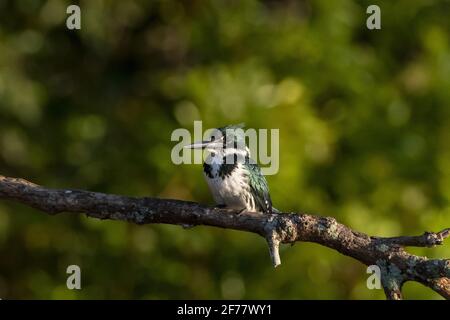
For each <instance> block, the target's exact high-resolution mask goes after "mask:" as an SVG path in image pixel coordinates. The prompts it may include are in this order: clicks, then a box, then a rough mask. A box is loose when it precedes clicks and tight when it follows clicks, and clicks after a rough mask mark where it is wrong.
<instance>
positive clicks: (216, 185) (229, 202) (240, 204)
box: [205, 163, 255, 211]
mask: <svg viewBox="0 0 450 320" xmlns="http://www.w3.org/2000/svg"><path fill="white" fill-rule="evenodd" d="M219 168H220V164H218V163H211V175H212V176H213V178H210V177H208V176H206V175H205V178H206V181H207V183H208V186H209V188H210V190H211V193H212V195H213V197H214V200H215V201H216V203H217V204H219V205H226V206H227V207H228V208H232V209H237V210H241V209H247V210H248V211H255V201H254V199H253V196H252V195H251V193H250V192H249V184H248V177H247V175H246V174H245V171H244V170H243V169H242V166H241V164H238V165H237V167H236V168H235V169H234V170H233V171H232V172H231V174H230V175H227V176H225V177H224V178H223V179H222V177H220V176H219Z"/></svg>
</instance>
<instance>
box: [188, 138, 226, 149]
mask: <svg viewBox="0 0 450 320" xmlns="http://www.w3.org/2000/svg"><path fill="white" fill-rule="evenodd" d="M222 146H223V143H222V141H220V140H214V141H199V142H194V143H193V144H189V145H186V146H184V148H186V149H206V148H210V149H217V148H221V147H222Z"/></svg>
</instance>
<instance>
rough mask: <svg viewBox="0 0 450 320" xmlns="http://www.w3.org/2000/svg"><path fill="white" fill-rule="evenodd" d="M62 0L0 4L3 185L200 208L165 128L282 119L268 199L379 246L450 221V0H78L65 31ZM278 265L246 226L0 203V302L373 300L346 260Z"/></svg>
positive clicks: (305, 250)
mask: <svg viewBox="0 0 450 320" xmlns="http://www.w3.org/2000/svg"><path fill="white" fill-rule="evenodd" d="M71 3H72V2H71V1H65V0H48V1H43V0H39V1H38V0H0V168H1V169H0V170H1V171H0V174H3V175H8V176H16V177H23V178H26V179H30V180H32V181H34V182H37V183H40V184H43V185H46V186H50V187H60V188H79V189H89V190H95V191H102V192H110V193H119V194H126V195H134V196H157V197H168V198H178V199H186V200H194V201H199V202H202V203H208V204H212V199H211V196H210V195H209V192H208V190H207V187H206V183H205V182H204V181H203V177H202V174H201V166H194V165H181V166H176V165H174V164H173V163H172V162H171V160H170V152H171V148H172V147H173V146H174V143H173V142H171V141H170V135H171V132H172V130H174V129H176V128H187V129H189V130H192V127H193V121H194V120H203V121H204V128H211V127H216V126H222V125H225V124H229V123H239V122H246V124H247V126H248V127H254V128H280V170H279V173H278V174H277V175H274V176H269V177H268V181H269V185H270V187H271V194H272V199H273V202H274V204H275V206H276V207H277V208H279V209H283V210H285V211H288V210H292V211H307V212H311V213H317V214H321V215H330V216H334V217H336V218H337V219H338V220H339V221H341V222H343V223H346V224H348V225H349V226H351V227H352V228H355V229H357V230H359V231H362V232H366V233H369V234H373V235H379V236H394V235H403V234H405V235H406V234H411V235H412V234H420V233H422V232H423V231H425V230H434V231H438V230H440V229H442V228H444V227H448V226H449V220H450V219H449V218H450V139H449V137H450V90H449V89H450V41H449V40H450V37H449V34H450V19H449V18H448V14H449V12H450V1H445V0H443V1H438V0H437V1H427V0H408V1H406V0H399V1H387V0H386V1H362V0H361V1H350V0H342V1H325V0H319V1H300V0H299V1H294V0H290V1H273V0H272V1H247V0H245V1H225V0H214V1H173V0H165V1H144V0H142V1H141V0H131V1H130V0H128V1H106V0H89V1H87V0H85V1H79V2H76V1H74V2H73V3H78V4H79V5H80V6H81V10H82V21H81V22H82V29H81V30H79V31H76V30H75V31H70V30H67V28H66V27H65V19H66V17H67V14H66V8H67V6H68V5H69V4H71ZM370 4H378V5H379V6H380V7H381V13H382V21H381V23H382V29H381V30H374V31H370V30H368V29H367V28H366V18H367V17H368V15H367V14H366V8H367V6H368V5H370ZM411 252H414V253H417V254H424V255H425V254H426V255H428V256H429V257H441V258H445V257H447V258H448V257H449V253H450V246H449V245H448V243H447V245H445V246H442V247H438V248H433V249H411ZM281 254H282V259H283V264H282V265H281V267H279V268H277V269H276V270H274V269H273V268H272V266H271V263H270V260H269V256H268V252H267V248H266V244H265V242H264V241H262V240H261V238H259V237H258V236H255V235H251V234H247V233H241V232H236V231H230V230H220V229H213V228H206V227H197V228H194V229H191V230H183V229H182V228H180V227H177V226H163V225H149V226H135V225H130V224H126V223H123V222H113V221H97V220H94V219H90V218H86V217H84V216H81V215H66V214H64V215H59V216H53V217H51V216H47V215H45V214H42V213H38V212H36V211H35V210H32V209H28V208H26V207H24V206H22V205H17V204H14V203H10V202H0V257H1V259H0V297H1V298H6V299H7V298H34V299H53V298H62V299H66V298H67V299H72V298H76V299H92V298H99V299H102V298H116V299H118V298H135V299H156V298H194V299H196V298H256V299H259V298H264V299H270V298H274V299H276V298H288V299H303V298H309V299H315V298H320V299H336V298H338V299H379V298H384V294H383V292H382V290H368V289H367V288H366V279H367V276H368V275H367V274H366V270H365V267H364V266H363V265H361V264H360V263H359V262H357V261H354V260H352V259H351V258H348V257H345V256H342V255H340V254H338V253H336V252H334V251H332V250H329V249H327V248H324V247H321V246H319V245H315V244H308V243H298V244H296V245H295V246H294V247H289V246H287V247H283V248H282V252H281ZM70 264H78V265H80V267H81V268H82V290H79V291H70V290H67V289H66V287H65V283H66V278H67V275H66V273H65V271H66V267H67V266H68V265H70ZM405 296H406V298H433V299H434V298H437V297H438V296H437V295H436V294H435V293H433V292H431V290H429V289H427V288H423V287H422V286H420V285H416V284H406V285H405Z"/></svg>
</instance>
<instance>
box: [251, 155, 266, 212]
mask: <svg viewBox="0 0 450 320" xmlns="http://www.w3.org/2000/svg"><path fill="white" fill-rule="evenodd" d="M246 166H247V168H248V170H249V171H250V173H251V174H250V175H249V184H250V188H251V191H252V193H253V194H254V196H255V202H256V203H255V205H256V207H257V209H259V210H260V211H261V212H264V213H272V200H271V199H270V194H269V186H268V185H267V181H266V178H265V177H264V176H263V175H262V173H261V169H260V168H259V166H258V165H257V164H256V163H250V161H246Z"/></svg>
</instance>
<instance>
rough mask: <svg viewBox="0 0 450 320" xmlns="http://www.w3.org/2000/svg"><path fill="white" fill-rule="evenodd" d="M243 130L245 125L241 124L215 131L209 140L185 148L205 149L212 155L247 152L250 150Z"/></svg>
mask: <svg viewBox="0 0 450 320" xmlns="http://www.w3.org/2000/svg"><path fill="white" fill-rule="evenodd" d="M243 128H244V124H243V123H241V124H237V125H229V126H226V127H222V128H217V129H213V130H212V132H211V134H210V136H209V138H208V139H207V140H204V141H199V142H195V143H193V144H190V145H187V146H185V148H189V149H205V150H207V151H209V152H212V153H227V151H237V152H239V151H244V152H247V151H248V148H247V146H246V145H245V132H244V130H243Z"/></svg>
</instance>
